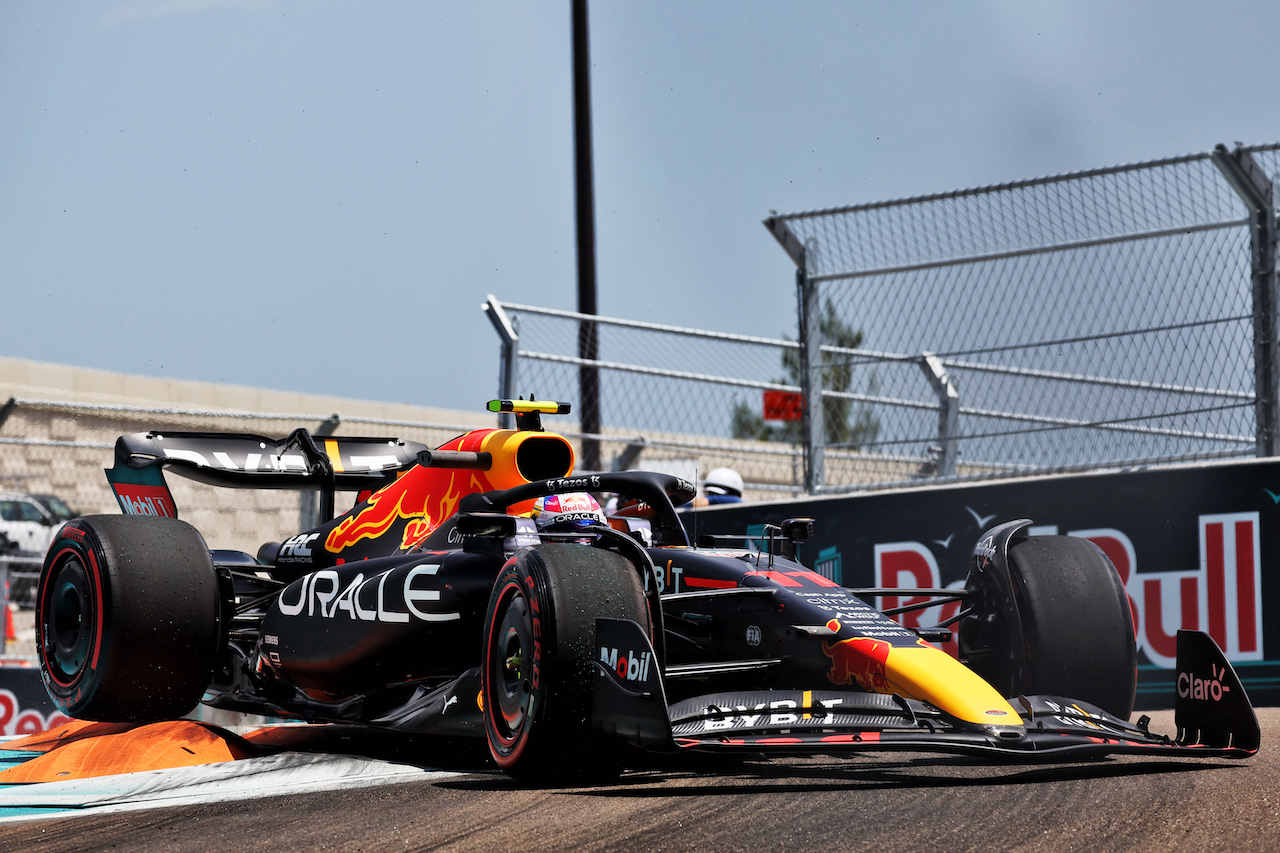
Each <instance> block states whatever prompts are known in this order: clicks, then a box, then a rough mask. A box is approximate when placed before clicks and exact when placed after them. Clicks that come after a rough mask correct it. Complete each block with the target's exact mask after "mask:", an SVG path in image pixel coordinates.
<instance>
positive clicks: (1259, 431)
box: [1210, 145, 1280, 456]
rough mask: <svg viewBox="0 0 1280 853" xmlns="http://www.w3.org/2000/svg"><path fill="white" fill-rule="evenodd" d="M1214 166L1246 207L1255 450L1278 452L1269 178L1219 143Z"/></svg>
mask: <svg viewBox="0 0 1280 853" xmlns="http://www.w3.org/2000/svg"><path fill="white" fill-rule="evenodd" d="M1210 156H1211V157H1212V158H1213V162H1214V165H1216V166H1217V167H1218V169H1219V170H1220V171H1221V172H1222V174H1223V176H1224V177H1225V178H1226V179H1227V183H1229V184H1231V188H1232V189H1234V190H1235V191H1236V194H1237V195H1239V196H1240V199H1241V201H1243V202H1244V203H1245V206H1246V207H1248V208H1249V239H1250V243H1251V244H1252V251H1251V253H1250V267H1251V272H1252V276H1251V277H1252V281H1253V393H1254V398H1255V400H1256V402H1255V403H1254V410H1255V412H1256V419H1257V426H1256V435H1257V439H1258V441H1257V455H1258V456H1280V366H1278V365H1280V341H1277V340H1276V332H1277V329H1276V308H1277V294H1276V213H1275V203H1274V201H1273V195H1272V186H1271V181H1270V180H1269V179H1268V178H1267V175H1266V173H1265V172H1264V171H1263V170H1262V167H1261V166H1259V165H1258V162H1257V161H1256V160H1254V159H1253V155H1251V154H1250V153H1249V152H1248V151H1246V150H1244V149H1243V148H1241V147H1239V146H1237V147H1236V150H1235V151H1227V147H1226V146H1225V145H1218V146H1216V147H1215V148H1214V149H1213V153H1212V154H1211V155H1210Z"/></svg>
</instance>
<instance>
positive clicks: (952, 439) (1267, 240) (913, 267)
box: [764, 145, 1280, 493]
mask: <svg viewBox="0 0 1280 853" xmlns="http://www.w3.org/2000/svg"><path fill="white" fill-rule="evenodd" d="M1278 147H1280V146H1276V145H1268V146H1255V147H1251V148H1250V147H1244V146H1237V147H1236V148H1235V149H1234V150H1231V151H1228V150H1227V148H1226V147H1225V146H1223V145H1218V146H1217V147H1216V148H1215V149H1214V150H1213V151H1212V152H1208V153H1204V154H1199V155H1190V156H1187V157H1179V158H1168V159H1165V160H1156V161H1149V162H1146V163H1139V164H1132V165H1127V166H1117V167H1112V168H1108V169H1095V170H1090V171H1083V172H1075V173H1071V174H1067V175H1061V176H1056V177H1052V178H1041V179H1035V180H1031V181H1022V182H1016V183H1010V184H1002V185H999V186H995V187H982V188H977V189H972V190H964V191H960V192H956V193H944V194H938V195H933V196H922V197H919V198H914V199H905V200H901V201H894V202H885V203H881V204H871V205H858V206H853V207H847V208H836V209H830V210H822V211H813V212H805V213H795V214H786V215H781V216H778V215H775V216H771V217H769V218H768V219H766V220H765V221H764V224H765V226H766V228H768V230H769V231H770V233H771V234H772V235H773V236H774V238H775V239H776V240H777V241H778V243H779V244H780V245H781V246H782V248H783V250H784V251H786V253H787V255H788V256H789V257H790V258H791V260H792V261H793V262H794V263H795V265H796V270H797V272H796V288H797V290H798V292H799V294H800V295H799V299H798V301H799V303H800V305H801V306H802V309H801V321H800V324H799V327H800V330H801V332H800V335H801V342H802V346H803V347H804V349H805V352H806V355H807V357H808V360H809V362H810V363H811V364H812V363H813V362H814V361H815V360H817V361H822V360H824V359H829V358H830V357H832V356H837V357H839V356H845V357H850V356H856V357H858V358H870V359H879V360H883V361H914V362H916V363H918V364H919V365H920V367H921V368H922V370H923V371H924V373H925V375H926V377H927V378H928V381H929V383H930V386H931V388H932V389H933V391H934V393H935V395H936V397H937V400H938V404H937V411H938V424H939V429H938V435H937V441H936V444H935V445H934V448H933V449H934V450H936V455H937V460H936V467H935V471H936V476H937V477H939V478H948V479H955V478H956V471H957V469H956V449H957V446H958V442H959V439H960V438H962V437H963V436H962V434H961V433H960V432H959V429H958V424H959V416H960V415H979V416H983V417H987V418H997V419H1003V420H1008V421H1011V422H1020V423H1027V424H1033V425H1038V426H1041V427H1045V428H1058V427H1064V426H1081V427H1090V428H1094V429H1098V430H1114V431H1131V432H1150V433H1153V434H1169V435H1178V434H1179V433H1178V432H1177V431H1170V430H1160V429H1158V428H1154V427H1144V426H1138V425H1135V424H1127V423H1123V422H1119V421H1117V422H1090V421H1083V420H1074V421H1072V420H1067V419H1059V418H1049V417H1045V416H1041V415H1036V414H1033V413H1019V412H1014V411H1005V412H1000V411H992V410H986V409H982V410H980V409H974V408H969V407H965V406H964V405H962V404H961V401H960V399H959V395H958V393H957V392H956V390H955V387H954V385H953V384H952V383H951V381H950V378H949V376H948V372H947V371H948V368H950V369H957V368H961V369H966V370H973V371H990V372H1004V373H1008V374H1011V375H1021V376H1024V377H1033V378H1040V379H1046V380H1058V381H1068V382H1077V383H1091V384H1098V385H1109V386H1112V387H1115V388H1126V389H1130V390H1160V391H1168V392H1176V393H1182V394H1194V395H1201V396H1205V397H1214V398H1221V399H1230V400H1236V401H1239V402H1240V403H1242V404H1248V405H1252V406H1253V407H1254V408H1255V411H1256V430H1255V434H1254V435H1253V436H1252V437H1246V436H1227V435H1224V436H1216V438H1220V439H1222V440H1224V441H1230V442H1239V443H1242V444H1244V443H1246V442H1247V443H1250V444H1252V445H1253V454H1254V455H1256V456H1259V457H1264V456H1275V455H1277V454H1280V431H1278V425H1280V373H1278V368H1277V365H1278V364H1280V341H1278V340H1277V335H1276V308H1277V306H1280V299H1278V297H1277V293H1276V288H1277V276H1276V255H1277V246H1276V244H1277V230H1278V229H1277V220H1276V212H1275V204H1274V201H1273V198H1274V191H1275V189H1274V186H1273V184H1272V182H1271V180H1270V179H1269V178H1268V177H1267V175H1266V172H1265V170H1264V169H1263V168H1262V167H1261V166H1260V165H1259V163H1258V162H1257V160H1256V159H1255V158H1254V156H1253V154H1254V153H1255V152H1259V151H1275V150H1276V149H1277V148H1278ZM1197 160H1210V161H1212V163H1213V164H1214V165H1215V166H1216V167H1217V169H1218V170H1219V171H1220V172H1221V174H1222V175H1223V177H1224V178H1225V180H1226V181H1227V183H1228V184H1229V185H1230V186H1231V188H1232V189H1233V190H1234V191H1235V192H1236V194H1237V196H1238V197H1239V198H1240V200H1241V202H1242V203H1243V204H1244V206H1245V211H1246V215H1245V217H1244V218H1242V219H1233V220H1227V221H1221V222H1210V223H1204V224H1201V225H1198V226H1193V227H1191V228H1186V227H1179V228H1172V229H1160V230H1148V231H1136V232H1132V233H1125V234H1118V235H1111V236H1107V237H1099V238H1094V239H1089V240H1079V241H1072V242H1064V243H1059V244H1054V245H1044V246H1032V247H1027V248H1023V249H1018V250H1013V251H1007V252H997V253H989V254H975V255H969V256H959V257H950V258H942V259H937V260H930V261H925V262H919V263H911V264H902V265H897V266H892V267H881V268H871V269H852V270H848V271H844V272H836V273H830V272H829V273H825V274H815V273H813V272H811V271H810V269H809V265H808V263H807V248H808V247H806V246H805V244H804V243H803V241H802V240H801V239H800V237H799V236H798V235H797V234H796V233H795V232H794V230H793V229H792V227H791V223H792V222H794V221H796V220H799V219H806V218H813V217H822V216H831V215H837V214H843V213H850V212H856V211H862V210H871V209H874V208H877V207H884V206H890V205H907V204H916V203H921V202H929V201H937V200H941V199H951V198H959V197H962V196H966V195H967V196H976V195H981V194H989V193H995V192H1007V191H1010V190H1016V189H1019V188H1022V187H1030V186H1035V185H1040V184H1046V183H1051V182H1064V181H1072V180H1080V179H1083V178H1091V177H1097V176H1102V175H1109V174H1117V173H1120V172H1126V171H1134V170H1139V169H1151V168H1154V167H1159V166H1165V165H1171V164H1176V163H1187V162H1193V161H1197ZM1239 227H1247V228H1248V229H1249V235H1250V246H1251V258H1250V269H1251V283H1252V287H1251V294H1252V302H1253V311H1252V313H1251V318H1252V321H1253V340H1254V366H1255V376H1254V389H1255V390H1254V391H1253V392H1252V393H1241V392H1237V391H1231V390H1226V389H1213V388H1200V387H1189V386H1176V385H1170V384H1167V383H1151V382H1142V381H1138V380H1126V379H1121V378H1115V377H1106V376H1090V375H1079V374H1069V373H1056V372H1051V371H1043V370H1034V369H1029V368H1011V367H1004V366H998V365H990V364H983V363H980V362H972V361H965V360H961V359H955V358H940V357H938V356H936V355H934V354H933V353H930V352H921V353H919V354H902V353H887V352H869V351H867V350H863V349H858V350H844V351H840V350H835V349H832V348H828V347H821V348H819V347H817V346H815V345H813V343H812V340H813V338H814V337H815V336H816V335H815V327H814V324H813V321H812V319H811V318H812V317H813V316H815V315H816V306H817V305H818V304H819V300H820V291H821V286H822V285H823V284H824V283H826V282H833V281H842V280H849V279H854V278H862V277H871V276H877V275H885V274H889V273H903V272H919V271H924V270H929V269H937V268H941V267H949V266H959V265H964V264H976V263H982V262H989V261H993V260H1005V259H1010V258H1015V257H1020V256H1029V255H1035V254H1043V253H1049V252H1063V251H1070V250H1073V249H1080V248H1085V247H1091V246H1103V245H1107V244H1116V243H1122V242H1128V241H1136V240H1148V239H1153V238H1159V237H1164V236H1170V235H1175V234H1176V235H1181V234H1185V233H1188V232H1190V231H1193V230H1199V231H1210V230H1216V229H1226V228H1239ZM1233 319H1243V318H1233ZM803 375H804V377H805V379H806V384H805V387H804V388H803V389H802V393H803V394H804V396H805V400H806V401H807V407H806V411H805V414H806V420H807V425H806V430H805V435H806V448H805V450H806V459H807V466H806V478H805V484H806V488H807V490H808V491H809V492H811V493H817V492H822V491H832V490H833V489H832V488H830V487H828V486H826V484H825V483H824V465H823V459H824V455H825V451H826V448H825V447H824V443H823V439H822V435H821V431H820V430H819V429H817V428H816V425H818V424H821V423H822V411H823V404H824V401H825V400H829V399H835V398H840V397H844V398H849V399H861V400H869V399H871V398H868V397H866V396H865V395H853V394H838V393H833V392H831V391H829V390H825V389H823V388H822V384H821V375H822V374H821V371H820V370H818V369H814V368H809V369H807V370H806V371H805V372H804V374H803ZM872 401H873V402H875V403H877V404H880V405H888V406H906V405H915V406H918V405H919V403H911V402H907V401H901V400H893V399H886V398H876V399H874V400H872ZM1186 435H1187V437H1193V436H1191V435H1190V434H1186ZM1240 455H1244V454H1243V453H1240V454H1237V453H1232V452H1221V453H1216V454H1203V455H1197V456H1195V457H1192V458H1213V457H1214V456H1218V457H1221V456H1227V457H1235V456H1240ZM1166 461H1167V462H1172V461H1185V459H1178V458H1159V459H1133V460H1116V462H1129V463H1152V462H1166ZM886 485H892V484H886Z"/></svg>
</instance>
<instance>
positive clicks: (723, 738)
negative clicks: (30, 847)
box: [37, 400, 1259, 783]
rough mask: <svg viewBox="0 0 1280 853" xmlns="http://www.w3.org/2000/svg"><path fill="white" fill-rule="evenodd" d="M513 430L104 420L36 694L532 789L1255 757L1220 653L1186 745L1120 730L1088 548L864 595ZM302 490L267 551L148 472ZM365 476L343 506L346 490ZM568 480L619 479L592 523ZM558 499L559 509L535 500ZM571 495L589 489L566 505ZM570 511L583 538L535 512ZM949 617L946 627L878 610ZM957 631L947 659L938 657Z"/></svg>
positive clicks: (1113, 634) (550, 440)
mask: <svg viewBox="0 0 1280 853" xmlns="http://www.w3.org/2000/svg"><path fill="white" fill-rule="evenodd" d="M490 409H491V410H493V411H508V412H514V413H515V416H516V428H515V429H482V430H476V431H473V432H469V433H467V434H465V435H462V436H460V437H458V438H456V439H454V440H452V441H450V442H447V443H446V444H444V445H443V446H441V447H440V448H435V449H432V448H428V447H426V446H424V445H420V444H415V443H413V442H408V441H400V440H395V439H385V438H378V439H373V438H349V437H314V436H312V435H310V434H309V433H308V432H306V431H305V430H298V431H296V432H294V433H293V434H291V435H290V436H288V437H286V438H284V439H280V440H276V439H270V438H265V437H261V436H254V435H239V434H223V433H189V432H188V433H169V432H164V433H159V432H148V433H138V434H133V435H126V436H122V437H121V438H120V439H119V440H118V442H117V444H116V451H115V465H114V467H113V468H112V469H110V470H109V471H108V472H107V473H108V478H109V479H110V480H111V482H112V484H113V487H114V489H115V491H116V494H117V496H118V498H119V501H120V504H121V507H122V508H123V510H124V512H125V514H124V515H121V516H94V517H87V518H81V519H78V520H75V521H72V522H70V523H68V524H67V525H66V527H65V528H63V530H62V532H61V533H60V534H59V536H58V538H57V540H56V541H55V542H54V544H53V546H52V547H51V548H50V550H49V552H48V556H47V558H46V560H45V563H44V568H43V573H42V575H41V579H40V585H39V590H38V610H37V632H38V638H37V644H38V652H39V657H40V665H41V672H42V674H43V677H44V681H45V684H46V686H47V688H48V690H49V693H50V695H51V696H52V698H53V700H54V701H55V702H56V703H57V705H58V706H59V707H60V708H61V709H62V710H63V711H64V712H65V713H67V714H68V715H70V716H73V717H78V718H82V719H88V720H103V721H155V720H160V719H169V718H173V717H176V716H181V715H183V714H185V713H187V712H189V711H191V710H192V708H193V707H194V706H195V705H196V704H197V703H199V702H204V703H205V704H207V705H210V706H213V707H217V708H226V709H233V710H238V711H246V712H253V713H259V714H265V715H268V716H273V717H287V718H297V719H301V720H309V721H327V722H339V723H356V724H362V725H367V726H372V727H380V728H384V729H391V730H397V731H402V732H410V733H431V734H443V735H458V736H474V737H477V738H485V739H487V741H488V746H489V750H490V752H491V754H492V756H493V759H494V760H495V761H496V762H497V764H498V765H499V766H500V767H501V768H502V769H503V770H505V771H506V772H508V773H509V774H511V775H512V776H514V777H516V778H518V779H521V780H524V781H528V782H533V783H551V782H563V781H574V780H600V779H607V778H609V777H611V776H613V775H616V774H617V773H618V772H619V770H620V769H622V768H623V767H624V766H626V765H627V764H628V763H630V762H632V761H633V760H635V759H636V757H637V756H638V755H640V754H641V753H642V751H651V752H660V753H670V754H680V753H708V752H722V753H739V754H748V753H749V754H759V753H766V754H769V753H814V752H816V753H842V752H849V753H856V752H859V751H868V750H916V751H931V752H952V753H962V754H973V755H979V756H989V757H993V758H996V759H998V760H1075V759H1078V758H1081V757H1091V756H1098V755H1105V754H1109V753H1138V754H1147V755H1178V756H1192V757H1207V756H1213V757H1246V756H1249V755H1252V754H1254V753H1255V752H1256V751H1257V749H1258V746H1259V729H1258V724H1257V720H1256V717H1255V715H1254V713H1253V709H1252V707H1251V706H1250V704H1249V701H1248V699H1247V697H1246V696H1245V693H1244V690H1243V689H1242V688H1241V686H1240V682H1239V680H1238V679H1237V678H1236V676H1235V673H1234V672H1233V671H1232V669H1231V667H1230V665H1229V664H1228V663H1227V661H1226V660H1225V658H1224V657H1223V656H1222V654H1221V652H1220V651H1219V650H1218V648H1217V646H1216V645H1215V644H1214V643H1213V641H1212V640H1211V639H1210V638H1209V637H1208V636H1207V635H1206V634H1202V633H1199V632H1187V631H1183V632H1180V634H1179V638H1178V643H1179V645H1178V675H1177V685H1178V695H1177V698H1176V725H1177V732H1176V734H1175V735H1174V736H1172V737H1171V736H1165V735H1161V734H1157V733H1155V732H1152V731H1150V730H1149V727H1148V722H1149V721H1148V720H1147V718H1146V717H1142V718H1140V719H1138V720H1137V721H1136V722H1132V723H1131V722H1129V718H1130V716H1131V712H1132V709H1133V702H1134V688H1135V655H1136V652H1135V646H1134V636H1133V624H1132V620H1131V616H1130V612H1129V605H1128V602H1127V599H1126V597H1125V594H1124V590H1123V588H1122V586H1121V584H1120V580H1119V577H1118V576H1117V574H1116V572H1115V569H1114V568H1113V567H1112V566H1111V564H1110V563H1109V562H1108V561H1107V559H1106V557H1105V556H1104V555H1103V554H1102V552H1101V551H1100V550H1099V549H1097V548H1096V547H1095V546H1093V545H1092V543H1089V542H1087V541H1085V540H1081V539H1075V538H1070V537H1029V536H1027V535H1026V533H1025V529H1026V527H1027V526H1028V524H1029V522H1026V521H1013V522H1010V523H1006V524H1003V525H1001V526H998V527H996V528H994V529H992V530H990V531H989V532H987V533H986V534H985V535H984V536H983V537H982V538H981V540H980V541H979V542H978V543H977V546H976V547H975V549H974V552H973V559H972V566H971V570H970V573H969V577H968V581H967V583H966V585H965V588H964V589H963V590H946V589H943V590H912V591H910V594H911V595H912V596H913V598H912V601H914V602H918V603H914V604H913V603H909V604H908V605H906V606H904V607H902V608H895V609H893V610H889V611H886V612H881V611H880V610H877V609H876V608H875V607H873V606H872V605H871V604H870V603H869V602H874V601H876V600H878V598H879V597H882V596H885V595H889V594H893V593H901V592H903V591H901V590H853V589H846V588H844V587H841V586H839V585H837V584H835V583H833V582H832V581H830V580H828V579H827V578H825V577H822V576H821V575H818V574H816V573H814V572H812V571H809V570H808V569H806V568H805V567H804V566H803V565H801V564H800V563H799V562H798V561H797V560H796V559H795V553H796V550H797V543H799V542H802V541H804V540H805V539H806V538H807V537H808V536H809V535H810V534H811V532H812V522H810V521H808V520H807V519H790V520H787V521H785V522H783V523H781V524H780V525H777V526H775V527H770V528H768V529H767V531H766V533H765V534H764V535H763V536H761V537H759V538H758V539H756V540H755V541H746V540H742V539H729V538H726V537H714V538H710V539H708V540H707V541H702V542H691V541H690V539H689V533H688V531H687V529H686V527H685V524H684V523H683V521H682V516H681V514H680V513H678V512H677V510H676V507H677V506H679V505H681V504H684V503H686V502H688V501H690V500H691V499H692V498H693V497H694V487H693V486H692V485H691V484H690V483H688V482H686V481H684V480H682V479H679V478H676V477H671V476H667V475H663V474H657V473H640V472H622V473H586V474H579V475H575V474H574V473H573V469H574V453H573V449H572V446H571V444H570V442H569V441H568V440H566V439H565V438H564V437H563V436H561V435H558V434H556V433H554V432H549V431H546V430H544V429H543V428H542V424H541V416H542V415H543V414H548V413H557V412H558V413H564V412H567V411H568V407H567V406H565V405H564V404H557V403H542V402H533V401H523V400H521V401H495V402H494V403H491V404H490ZM166 470H167V471H170V472H173V473H180V474H183V475H185V476H188V477H191V478H194V479H196V480H199V481H202V482H205V483H211V484H216V485H220V486H230V487H247V488H286V489H305V490H315V491H318V492H319V494H320V504H321V507H322V515H323V517H324V518H327V519H328V520H327V521H325V522H323V523H322V524H320V525H319V526H317V527H315V528H313V529H311V530H307V531H303V532H301V533H299V534H298V535H296V536H293V537H291V538H289V539H287V540H286V541H285V542H283V543H279V544H275V543H267V544H266V545H264V546H263V547H262V548H260V549H259V551H258V552H257V553H256V554H250V553H247V552H238V551H224V550H214V551H210V549H209V548H208V547H207V546H206V544H205V541H204V539H203V538H202V536H201V535H200V533H199V532H198V531H197V530H196V529H195V528H193V527H191V526H190V525H189V524H187V523H186V522H183V521H180V520H178V518H177V510H176V508H175V506H174V503H173V498H172V496H171V494H170V492H169V490H168V488H167V486H166V484H165V480H164V471H166ZM340 490H351V491H355V492H359V493H361V494H360V495H359V497H358V498H357V499H356V503H355V505H354V506H353V508H352V509H351V510H350V511H348V512H345V513H342V514H340V515H336V517H334V511H333V507H334V495H335V492H337V491H340ZM582 493H589V494H594V495H597V496H599V495H603V494H604V493H613V494H616V495H619V496H621V498H622V504H623V505H624V506H626V507H627V508H626V509H624V510H623V511H622V512H621V513H618V514H615V515H614V516H613V517H609V518H604V517H603V516H602V515H600V514H598V513H597V512H596V511H595V509H594V501H592V500H588V499H584V498H583V497H581V495H582ZM553 496H554V497H553ZM584 500H586V502H585V503H584V502H583V501H584ZM553 508H554V509H556V510H557V511H558V512H559V513H560V514H561V515H562V516H564V517H565V518H561V519H560V520H562V521H563V520H566V519H567V520H568V521H570V522H572V523H571V524H569V525H567V526H564V527H563V528H562V529H555V528H553V527H552V526H545V525H541V524H540V523H539V519H541V518H543V517H544V515H545V514H546V513H548V512H549V511H550V510H551V509H553ZM957 598H958V599H960V600H961V602H962V606H961V609H960V611H959V613H958V614H957V615H956V617H955V618H954V619H953V620H951V623H950V624H946V625H942V626H939V627H935V628H931V629H920V630H909V629H908V628H905V627H903V626H902V625H900V624H899V623H898V622H897V621H895V620H894V619H893V618H892V617H893V616H894V615H896V613H897V612H900V611H902V610H906V609H909V608H911V607H927V606H931V605H935V604H938V603H939V602H940V601H942V600H948V599H949V600H952V601H954V600H956V599H957ZM952 632H955V634H956V635H957V639H958V647H959V650H960V659H959V660H957V659H956V658H954V657H952V656H950V655H948V654H946V653H944V652H943V651H942V650H941V649H939V648H938V647H937V645H935V643H938V642H939V641H941V640H944V639H949V638H951V636H952Z"/></svg>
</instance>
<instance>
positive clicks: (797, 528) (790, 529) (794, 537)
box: [782, 518, 813, 542]
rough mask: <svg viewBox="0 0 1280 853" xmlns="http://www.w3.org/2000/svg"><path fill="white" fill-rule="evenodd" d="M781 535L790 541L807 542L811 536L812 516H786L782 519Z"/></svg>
mask: <svg viewBox="0 0 1280 853" xmlns="http://www.w3.org/2000/svg"><path fill="white" fill-rule="evenodd" d="M782 535H783V536H785V537H786V538H787V539H790V540H791V541H792V542H808V541H809V540H810V539H812V538H813V519H812V518H787V519H783V521H782Z"/></svg>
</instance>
